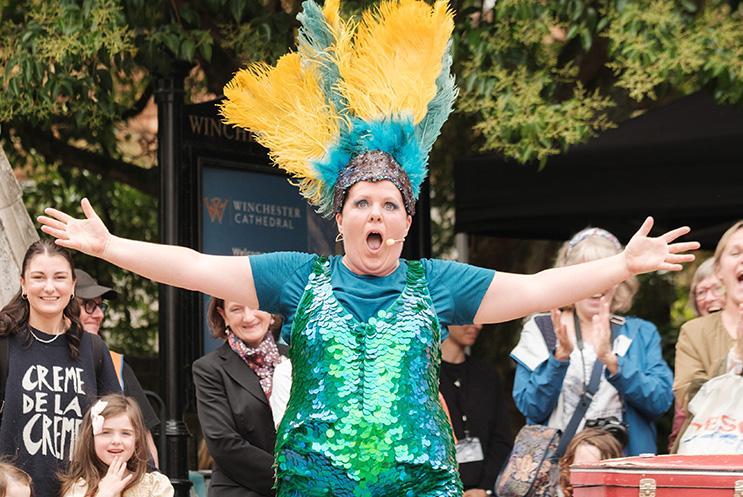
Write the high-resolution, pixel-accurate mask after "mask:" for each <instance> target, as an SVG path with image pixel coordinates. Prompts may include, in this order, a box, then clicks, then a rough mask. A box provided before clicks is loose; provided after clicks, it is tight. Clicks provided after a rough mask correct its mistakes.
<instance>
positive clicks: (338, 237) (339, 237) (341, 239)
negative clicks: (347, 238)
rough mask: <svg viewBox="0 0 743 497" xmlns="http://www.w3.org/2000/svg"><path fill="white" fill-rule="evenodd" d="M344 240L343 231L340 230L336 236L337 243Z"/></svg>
mask: <svg viewBox="0 0 743 497" xmlns="http://www.w3.org/2000/svg"><path fill="white" fill-rule="evenodd" d="M342 241H343V233H342V232H338V235H337V236H336V237H335V243H339V242H342Z"/></svg>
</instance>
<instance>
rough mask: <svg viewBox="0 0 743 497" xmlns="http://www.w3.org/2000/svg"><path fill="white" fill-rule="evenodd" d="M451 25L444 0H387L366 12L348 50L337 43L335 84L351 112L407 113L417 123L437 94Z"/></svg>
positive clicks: (366, 114)
mask: <svg viewBox="0 0 743 497" xmlns="http://www.w3.org/2000/svg"><path fill="white" fill-rule="evenodd" d="M453 29H454V18H453V14H452V12H451V11H450V10H449V9H448V7H447V2H446V1H445V0H438V1H437V2H436V3H435V4H434V6H433V7H431V6H430V5H428V4H426V3H425V2H423V1H421V0H387V1H384V2H382V3H381V4H380V5H379V7H378V8H377V9H374V10H369V11H366V12H365V13H364V16H363V17H362V20H361V22H360V24H359V26H358V28H357V30H356V31H357V32H356V37H355V41H354V44H353V48H352V51H350V50H347V49H344V48H343V47H341V46H338V47H337V48H336V55H337V64H338V67H339V70H340V74H341V82H340V83H339V89H340V91H341V93H342V94H343V95H344V96H345V98H346V99H347V100H348V107H349V109H350V110H351V111H352V113H353V114H355V115H356V116H358V117H360V118H362V119H364V120H373V119H379V118H383V117H389V116H399V115H407V114H411V115H412V116H413V122H414V123H415V124H417V123H418V122H420V121H421V120H422V119H423V118H424V117H425V115H426V110H427V108H428V103H429V102H430V101H431V100H432V99H433V97H434V96H435V94H436V78H437V77H438V75H439V73H440V72H441V59H442V57H443V55H444V53H445V50H446V48H447V44H448V41H449V38H450V36H451V33H452V31H453ZM342 41H343V42H345V41H346V40H338V43H339V45H340V43H341V42H342ZM348 43H350V41H348ZM349 52H350V53H349Z"/></svg>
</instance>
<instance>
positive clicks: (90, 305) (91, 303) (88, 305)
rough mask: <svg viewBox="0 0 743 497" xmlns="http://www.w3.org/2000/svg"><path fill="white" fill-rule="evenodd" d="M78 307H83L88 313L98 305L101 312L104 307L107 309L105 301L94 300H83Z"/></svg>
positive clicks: (103, 310) (92, 311)
mask: <svg viewBox="0 0 743 497" xmlns="http://www.w3.org/2000/svg"><path fill="white" fill-rule="evenodd" d="M80 307H82V308H83V309H85V312H87V313H88V314H93V313H94V312H95V308H96V307H99V308H100V309H101V312H106V309H108V304H107V303H105V302H100V303H99V302H96V301H95V300H83V301H82V302H81V304H80Z"/></svg>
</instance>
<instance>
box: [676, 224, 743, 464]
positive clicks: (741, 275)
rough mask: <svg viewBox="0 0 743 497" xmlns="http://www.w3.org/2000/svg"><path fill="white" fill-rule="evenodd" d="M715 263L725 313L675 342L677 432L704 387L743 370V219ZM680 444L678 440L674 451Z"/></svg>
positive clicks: (688, 326) (687, 326) (687, 327)
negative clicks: (681, 416)
mask: <svg viewBox="0 0 743 497" xmlns="http://www.w3.org/2000/svg"><path fill="white" fill-rule="evenodd" d="M713 260H714V273H715V276H717V278H718V280H719V281H720V282H721V283H722V292H721V294H722V295H724V304H723V306H722V310H721V311H720V312H713V313H711V314H708V315H706V316H701V317H698V318H696V319H692V320H691V321H688V322H686V323H684V325H683V326H681V331H680V332H679V338H678V341H677V342H676V368H675V370H676V379H675V381H674V384H673V392H674V395H675V396H676V403H677V404H678V406H679V408H680V409H681V410H682V411H683V413H684V415H685V416H686V420H685V421H684V423H683V424H682V426H681V428H680V429H679V431H678V433H684V430H685V429H686V426H688V423H689V422H690V418H689V411H688V406H689V402H690V401H691V399H692V398H693V397H694V395H695V394H696V393H697V392H698V391H699V389H700V388H701V387H702V385H704V383H706V382H707V381H708V380H710V379H711V378H714V377H715V376H718V375H720V374H723V373H725V372H728V371H736V370H738V371H739V370H740V369H741V368H742V367H743V220H741V221H738V222H736V223H735V224H734V225H733V226H731V227H730V228H729V229H728V230H727V231H725V233H724V234H723V235H722V237H721V238H720V241H719V242H718V243H717V247H716V248H715V255H714V257H713ZM678 444H679V437H677V438H676V440H675V443H674V445H673V447H672V452H675V451H676V450H677V449H678Z"/></svg>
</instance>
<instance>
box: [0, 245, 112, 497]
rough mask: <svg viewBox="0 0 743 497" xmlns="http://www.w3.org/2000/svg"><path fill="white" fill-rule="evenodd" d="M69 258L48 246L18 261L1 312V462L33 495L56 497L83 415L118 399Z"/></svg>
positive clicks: (107, 359) (32, 249) (33, 247)
mask: <svg viewBox="0 0 743 497" xmlns="http://www.w3.org/2000/svg"><path fill="white" fill-rule="evenodd" d="M75 283H76V280H75V273H74V265H73V263H72V258H71V257H70V254H69V253H68V252H67V251H66V250H64V249H62V248H61V247H59V246H58V245H55V244H54V243H52V242H51V241H49V240H40V241H38V242H35V243H33V244H32V245H31V246H30V247H29V248H28V250H27V251H26V254H25V256H24V259H23V263H22V267H21V289H20V291H19V292H18V294H17V295H16V296H15V297H14V298H13V300H12V301H11V302H10V303H9V304H8V305H6V306H5V307H4V308H3V309H2V311H0V342H2V348H0V350H4V352H0V368H3V369H5V371H7V377H6V378H5V384H4V385H3V386H4V389H5V390H4V391H5V397H4V406H3V410H2V422H1V423H0V454H2V455H6V456H10V457H13V458H14V462H15V463H16V464H17V465H18V466H19V467H20V468H21V469H23V470H24V471H26V472H27V473H28V474H30V475H31V477H32V478H33V481H34V487H35V489H36V492H37V494H38V495H43V496H46V495H49V496H53V495H58V493H59V481H58V479H57V476H56V475H57V472H58V471H59V470H61V469H63V468H64V467H65V465H66V463H67V461H68V460H69V457H70V453H71V450H72V447H73V446H74V442H75V440H76V438H77V429H78V426H79V425H80V422H81V420H82V418H83V413H84V412H85V410H86V409H87V407H88V406H89V405H90V404H91V403H92V402H94V401H95V400H96V398H97V397H98V396H100V395H103V394H107V393H120V392H121V389H120V388H119V383H118V381H117V379H116V373H115V372H114V369H113V365H112V363H111V358H110V356H109V354H108V349H107V348H106V345H105V344H104V343H103V341H102V340H101V339H100V338H99V337H97V336H95V335H92V334H90V333H85V332H84V331H83V328H82V326H81V324H80V320H79V314H80V310H79V307H78V303H77V301H76V299H75Z"/></svg>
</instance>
